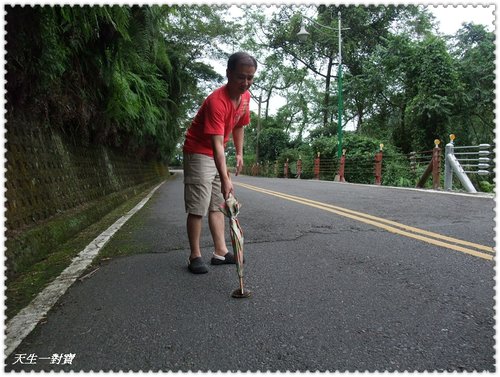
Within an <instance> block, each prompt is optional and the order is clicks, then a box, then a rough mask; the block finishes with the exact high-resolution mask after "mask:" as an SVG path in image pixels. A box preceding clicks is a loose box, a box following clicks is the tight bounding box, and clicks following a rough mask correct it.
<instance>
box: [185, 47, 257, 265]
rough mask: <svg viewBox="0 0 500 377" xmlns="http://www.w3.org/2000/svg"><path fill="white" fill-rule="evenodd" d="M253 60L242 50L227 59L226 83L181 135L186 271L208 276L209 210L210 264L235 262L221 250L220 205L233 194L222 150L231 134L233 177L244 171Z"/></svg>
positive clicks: (206, 102) (223, 241)
mask: <svg viewBox="0 0 500 377" xmlns="http://www.w3.org/2000/svg"><path fill="white" fill-rule="evenodd" d="M256 70H257V62H256V60H255V59H254V58H253V57H252V56H250V55H249V54H247V53H245V52H237V53H235V54H233V55H231V56H230V57H229V59H228V62H227V70H226V75H227V84H226V85H224V86H222V87H220V88H219V89H217V90H215V91H214V92H212V93H211V94H210V95H209V96H208V97H207V98H206V99H205V101H204V102H203V104H202V105H201V108H200V109H199V110H198V113H197V114H196V116H195V118H194V120H193V122H192V123H191V126H190V127H189V129H188V131H187V132H186V140H185V142H184V148H183V151H184V203H185V206H186V212H187V214H188V216H187V233H188V239H189V246H190V249H191V255H190V257H189V261H188V268H189V271H191V272H192V273H195V274H203V273H206V272H208V268H207V266H206V265H205V263H204V262H203V260H202V258H201V249H200V237H201V228H202V219H203V216H205V215H206V214H207V212H208V224H209V228H210V232H211V234H212V239H213V241H214V248H215V250H214V253H213V256H212V259H211V263H212V264H214V265H220V264H234V263H235V259H234V255H233V253H232V252H229V251H228V250H227V247H226V240H225V233H224V214H223V213H222V212H220V211H219V207H220V206H221V205H222V204H223V203H224V200H225V199H227V198H228V197H229V195H230V194H234V189H233V184H232V183H231V178H230V177H229V174H228V170H227V166H226V158H225V154H224V150H225V146H226V143H227V141H228V140H229V137H230V135H231V134H232V136H233V143H234V146H235V148H236V173H235V174H236V175H238V173H239V172H240V171H241V169H242V167H243V135H244V131H243V127H244V126H246V125H248V124H249V123H250V108H249V105H250V93H249V92H248V89H249V88H250V86H251V85H252V83H253V79H254V75H255V71H256Z"/></svg>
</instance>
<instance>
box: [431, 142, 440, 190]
mask: <svg viewBox="0 0 500 377" xmlns="http://www.w3.org/2000/svg"><path fill="white" fill-rule="evenodd" d="M434 145H435V147H434V149H433V150H432V188H433V189H434V190H437V189H439V184H440V177H439V176H440V172H441V159H440V156H441V148H439V140H438V139H436V140H434Z"/></svg>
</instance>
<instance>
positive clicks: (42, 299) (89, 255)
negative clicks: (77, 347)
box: [5, 181, 165, 357]
mask: <svg viewBox="0 0 500 377" xmlns="http://www.w3.org/2000/svg"><path fill="white" fill-rule="evenodd" d="M163 183H165V181H163V182H162V183H160V184H159V185H158V186H156V187H155V188H153V189H152V190H151V192H150V193H149V194H148V195H147V196H146V197H145V198H144V199H142V200H141V201H140V202H139V203H138V204H137V205H136V206H135V207H134V208H132V209H131V210H130V211H129V212H127V214H125V215H124V216H122V217H120V218H119V219H118V220H117V221H116V222H115V223H114V224H113V225H111V226H110V227H109V228H108V229H106V230H105V231H104V232H102V233H101V234H100V235H98V236H97V237H96V238H95V239H94V240H93V241H92V242H91V243H90V244H88V245H87V247H85V249H83V250H82V251H81V252H80V253H79V254H78V255H77V256H76V257H75V258H73V260H72V262H71V264H70V265H69V266H68V267H67V268H66V269H65V270H64V271H63V272H62V273H61V275H59V276H58V277H57V278H56V279H55V280H54V281H53V282H52V283H50V284H49V285H48V286H47V287H46V288H45V289H44V290H43V291H42V292H40V293H39V294H38V296H37V297H36V298H35V299H34V300H33V301H31V303H30V304H29V305H28V306H27V307H25V308H24V309H22V310H21V311H20V312H19V313H18V314H17V315H16V316H15V317H14V318H12V319H11V320H10V321H9V322H7V324H6V328H5V357H8V356H9V355H10V354H11V353H12V352H13V351H14V350H15V349H16V348H17V346H19V344H21V342H22V341H23V340H24V338H26V337H27V336H28V334H29V333H30V332H31V331H33V329H34V328H35V327H36V325H37V324H38V322H40V320H41V319H42V318H43V317H44V316H45V315H46V314H47V312H48V311H49V310H50V309H51V308H52V306H53V305H54V304H55V303H56V302H57V300H59V298H60V297H61V296H62V295H63V294H64V292H66V290H67V289H68V288H69V287H70V286H71V285H72V284H73V283H74V282H75V280H76V279H78V277H79V276H80V275H81V273H82V272H83V271H84V270H85V269H86V268H87V267H88V266H89V265H90V263H91V262H92V260H93V259H94V258H95V257H96V256H97V254H99V251H100V250H101V249H102V248H103V247H104V245H106V243H107V242H108V241H109V240H110V238H111V237H112V236H113V234H115V233H116V231H118V230H119V229H120V228H121V227H122V226H123V224H125V223H126V222H127V220H128V219H130V218H131V217H132V216H133V215H134V214H135V213H136V212H137V211H139V210H140V209H141V208H142V207H143V206H144V205H145V204H146V203H147V202H148V200H149V199H151V197H152V196H153V194H154V193H155V191H156V190H157V189H158V188H159V187H160V186H161V185H162V184H163Z"/></svg>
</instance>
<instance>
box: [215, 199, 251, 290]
mask: <svg viewBox="0 0 500 377" xmlns="http://www.w3.org/2000/svg"><path fill="white" fill-rule="evenodd" d="M220 211H221V212H222V213H223V214H224V215H225V216H226V217H228V218H229V233H230V236H231V244H232V245H233V251H234V257H235V259H236V271H237V273H238V279H239V282H240V287H239V288H238V289H236V290H235V291H234V292H233V293H232V296H233V297H235V298H246V297H250V295H251V294H252V292H251V291H249V290H248V289H244V287H243V230H242V229H241V226H240V222H239V221H238V214H239V213H240V203H239V202H238V201H237V200H236V198H235V197H234V196H233V195H230V196H229V198H228V199H227V200H226V203H225V205H224V206H222V207H220Z"/></svg>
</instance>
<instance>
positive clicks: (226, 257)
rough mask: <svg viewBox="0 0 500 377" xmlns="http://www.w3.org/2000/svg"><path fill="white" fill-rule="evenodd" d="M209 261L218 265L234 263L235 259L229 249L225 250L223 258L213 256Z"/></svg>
mask: <svg viewBox="0 0 500 377" xmlns="http://www.w3.org/2000/svg"><path fill="white" fill-rule="evenodd" d="M210 263H212V264H214V265H220V264H236V259H235V258H234V254H233V253H232V252H230V251H228V252H227V254H226V255H224V259H219V258H216V257H215V256H213V257H212V259H211V260H210Z"/></svg>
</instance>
